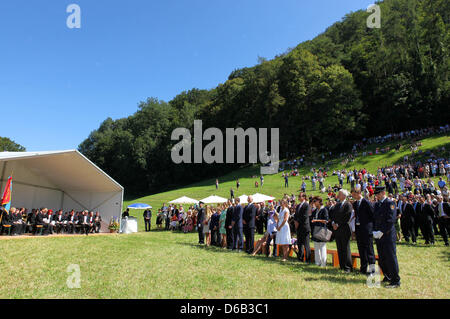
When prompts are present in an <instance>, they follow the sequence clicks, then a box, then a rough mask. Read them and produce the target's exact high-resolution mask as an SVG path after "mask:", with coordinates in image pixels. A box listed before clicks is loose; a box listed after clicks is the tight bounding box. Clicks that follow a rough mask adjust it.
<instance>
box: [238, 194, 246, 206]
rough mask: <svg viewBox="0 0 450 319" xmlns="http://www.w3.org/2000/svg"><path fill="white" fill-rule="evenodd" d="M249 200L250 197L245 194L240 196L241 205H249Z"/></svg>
mask: <svg viewBox="0 0 450 319" xmlns="http://www.w3.org/2000/svg"><path fill="white" fill-rule="evenodd" d="M247 198H248V195H245V194H244V195H241V196H239V201H240V203H241V204H247V203H248V201H247Z"/></svg>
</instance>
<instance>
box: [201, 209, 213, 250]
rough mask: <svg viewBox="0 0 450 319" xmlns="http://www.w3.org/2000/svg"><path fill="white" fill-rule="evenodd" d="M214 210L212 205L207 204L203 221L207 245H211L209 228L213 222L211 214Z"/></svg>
mask: <svg viewBox="0 0 450 319" xmlns="http://www.w3.org/2000/svg"><path fill="white" fill-rule="evenodd" d="M212 214H213V212H212V209H211V206H209V205H207V206H206V216H205V221H204V222H203V234H204V235H205V236H206V246H210V245H211V230H210V229H209V223H210V222H211V216H212Z"/></svg>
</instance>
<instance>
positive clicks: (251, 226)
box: [242, 195, 256, 254]
mask: <svg viewBox="0 0 450 319" xmlns="http://www.w3.org/2000/svg"><path fill="white" fill-rule="evenodd" d="M247 201H248V205H247V206H246V207H245V209H244V214H243V215H242V223H243V224H244V225H243V226H244V227H243V230H244V236H245V251H246V253H247V254H251V253H252V252H253V249H254V242H255V218H256V206H255V204H253V196H251V195H249V196H248V198H247Z"/></svg>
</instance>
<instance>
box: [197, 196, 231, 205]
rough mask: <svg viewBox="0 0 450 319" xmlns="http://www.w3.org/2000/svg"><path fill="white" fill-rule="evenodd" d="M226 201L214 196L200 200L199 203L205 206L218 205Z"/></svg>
mask: <svg viewBox="0 0 450 319" xmlns="http://www.w3.org/2000/svg"><path fill="white" fill-rule="evenodd" d="M227 200H228V199H226V198H223V197H220V196H216V195H211V196H208V197H206V198H203V199H201V201H202V202H203V203H205V204H219V203H226V202H227Z"/></svg>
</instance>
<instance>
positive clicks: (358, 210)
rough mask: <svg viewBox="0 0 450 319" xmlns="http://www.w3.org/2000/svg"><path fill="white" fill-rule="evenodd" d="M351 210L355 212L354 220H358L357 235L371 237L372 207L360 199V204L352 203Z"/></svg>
mask: <svg viewBox="0 0 450 319" xmlns="http://www.w3.org/2000/svg"><path fill="white" fill-rule="evenodd" d="M353 210H354V211H355V219H356V220H358V222H359V226H358V225H356V223H355V227H356V229H357V232H358V233H361V234H362V235H364V236H371V235H372V233H373V210H374V208H373V205H372V203H371V202H369V201H368V200H367V199H365V198H363V199H361V204H360V205H359V206H358V202H356V201H355V202H354V203H353Z"/></svg>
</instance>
